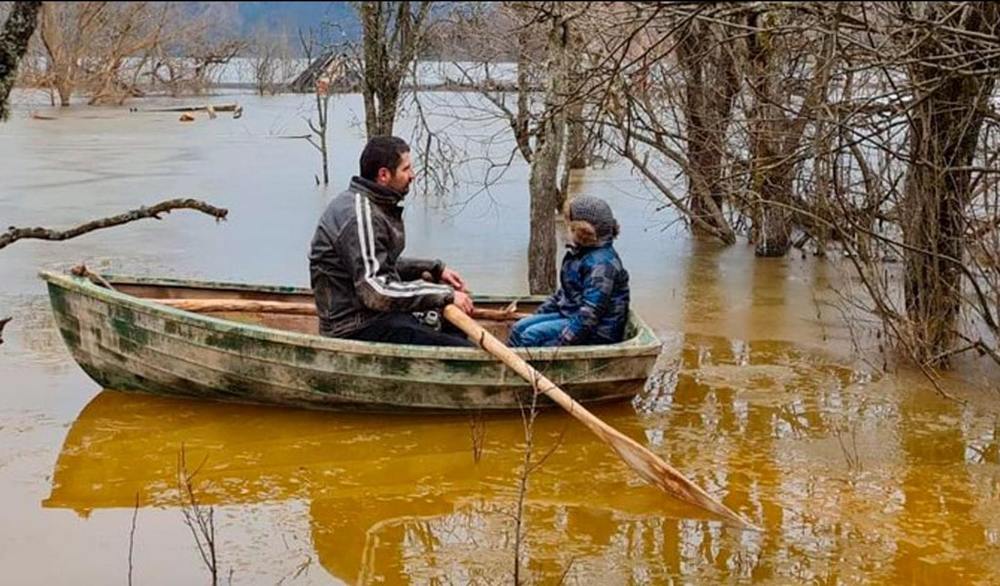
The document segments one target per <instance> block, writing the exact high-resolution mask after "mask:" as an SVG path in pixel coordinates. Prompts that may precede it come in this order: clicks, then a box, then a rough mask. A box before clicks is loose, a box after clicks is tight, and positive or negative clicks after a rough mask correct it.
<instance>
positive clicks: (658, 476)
mask: <svg viewBox="0 0 1000 586" xmlns="http://www.w3.org/2000/svg"><path fill="white" fill-rule="evenodd" d="M444 316H445V318H447V319H448V321H450V322H451V323H453V324H455V326H456V327H458V328H459V329H460V330H462V331H463V332H465V334H466V335H467V336H469V339H471V340H473V341H474V342H476V343H478V344H479V346H480V347H481V348H482V349H483V350H486V351H487V352H489V353H490V354H492V355H493V356H495V357H496V358H497V359H499V360H500V361H501V362H503V363H504V364H506V365H507V366H509V367H510V368H511V369H513V370H514V372H516V373H517V374H519V375H521V377H522V378H524V380H526V381H528V382H529V383H531V384H532V386H533V387H534V389H535V392H538V393H545V394H546V395H547V396H548V397H549V398H550V399H552V400H553V401H555V402H556V404H558V405H559V406H560V407H562V408H563V409H565V410H566V411H568V412H569V414H570V415H572V416H573V417H575V418H576V419H577V420H579V421H580V422H581V423H583V424H584V425H586V426H587V428H588V429H590V431H592V432H594V433H595V434H596V435H597V437H599V438H601V440H602V441H603V442H604V443H606V444H608V445H609V446H611V449H613V450H614V451H615V452H616V453H617V454H618V456H619V457H621V459H622V460H624V461H625V463H626V464H628V465H629V467H631V468H632V469H633V470H635V471H636V472H638V473H639V476H642V477H643V478H644V479H645V480H646V481H647V482H649V483H650V484H652V485H653V486H657V487H659V488H660V489H662V490H663V491H664V492H666V493H667V494H669V495H671V496H673V497H675V498H677V499H680V500H682V501H684V502H686V503H688V504H692V505H694V506H696V507H699V508H701V509H703V510H706V511H709V512H711V513H715V514H716V515H718V516H720V517H722V519H723V520H725V522H726V523H728V524H730V525H732V526H734V527H738V528H740V529H750V530H754V531H761V529H760V528H759V527H757V526H755V525H754V524H752V523H750V522H749V521H747V520H746V519H744V518H743V517H741V516H740V515H738V514H736V513H735V512H734V511H733V510H731V509H730V508H729V507H727V506H726V505H724V504H722V503H720V502H719V501H717V500H715V499H714V498H712V497H711V496H710V495H709V494H708V493H706V492H705V491H704V490H702V489H701V488H700V487H699V486H698V485H696V484H694V483H693V482H691V481H690V480H688V479H687V478H685V477H684V475H683V474H681V473H680V472H678V471H677V470H676V469H674V468H673V467H672V466H670V465H669V464H667V463H666V462H664V461H663V460H662V459H660V457H659V456H657V455H656V454H654V453H653V452H650V451H649V450H648V449H646V448H645V447H643V446H642V445H640V444H639V443H638V442H637V441H635V440H633V439H632V438H630V437H628V436H627V435H625V434H623V433H621V432H620V431H618V430H617V429H615V428H613V427H611V426H610V425H608V424H607V423H604V421H603V420H601V419H600V418H599V417H597V416H596V415H594V414H593V413H591V412H590V411H588V410H587V409H586V408H584V407H583V405H581V404H579V403H577V402H576V401H575V400H573V398H572V397H570V396H569V395H568V394H567V393H566V392H565V391H563V390H562V389H560V388H559V387H558V386H556V384H555V383H553V382H552V381H550V380H549V379H548V378H546V377H545V376H544V375H543V374H541V373H540V372H538V371H537V370H535V368H534V367H532V366H531V365H530V364H528V363H527V362H526V361H525V360H524V359H522V358H521V357H520V356H518V355H517V354H516V353H515V352H514V351H513V350H511V349H510V348H508V347H507V346H506V345H504V343H503V342H501V341H500V340H497V339H496V338H495V337H494V336H493V335H491V334H490V333H489V332H487V331H486V330H485V329H483V327H482V326H480V325H479V324H478V323H476V321H475V320H474V319H472V318H471V317H469V316H468V315H466V314H465V312H463V311H462V310H461V309H459V308H458V307H456V306H455V305H448V306H446V307H445V308H444Z"/></svg>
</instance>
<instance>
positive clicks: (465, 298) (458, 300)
mask: <svg viewBox="0 0 1000 586" xmlns="http://www.w3.org/2000/svg"><path fill="white" fill-rule="evenodd" d="M453 303H454V304H455V306H456V307H458V308H459V309H461V310H462V311H464V312H465V313H466V315H472V297H469V294H468V293H466V292H465V291H458V290H456V291H455V301H454V302H453Z"/></svg>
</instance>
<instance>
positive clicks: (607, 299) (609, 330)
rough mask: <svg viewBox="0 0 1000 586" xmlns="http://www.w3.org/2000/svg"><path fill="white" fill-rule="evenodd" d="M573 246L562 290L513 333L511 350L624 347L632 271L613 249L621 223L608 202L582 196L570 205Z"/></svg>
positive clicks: (564, 268)
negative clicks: (520, 348) (618, 344)
mask: <svg viewBox="0 0 1000 586" xmlns="http://www.w3.org/2000/svg"><path fill="white" fill-rule="evenodd" d="M567 216H568V217H567V219H568V226H567V227H568V229H569V243H568V244H567V248H568V249H569V250H568V251H567V252H566V256H565V257H563V261H562V268H561V269H560V271H559V284H560V287H559V290H558V291H556V292H555V293H554V294H553V295H552V296H551V297H549V298H548V299H546V300H545V302H544V303H542V305H541V306H540V307H539V308H538V311H536V312H535V315H532V316H530V317H526V318H524V319H522V320H520V321H518V322H517V323H516V324H514V327H513V328H511V331H510V340H509V344H510V345H511V346H520V347H526V346H570V345H580V344H614V343H616V342H621V341H622V338H623V337H624V335H625V324H626V322H628V305H629V290H628V271H626V270H625V267H624V266H622V261H621V259H620V258H619V257H618V253H617V252H615V249H614V247H613V246H612V241H613V240H614V239H615V238H617V237H618V231H619V229H618V222H617V221H615V217H614V214H612V212H611V207H610V206H608V204H607V202H605V201H604V200H602V199H600V198H596V197H590V196H580V197H577V198H576V199H574V200H573V201H572V202H571V203H570V205H569V213H568V215H567Z"/></svg>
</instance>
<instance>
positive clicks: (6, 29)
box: [0, 2, 42, 120]
mask: <svg viewBox="0 0 1000 586" xmlns="http://www.w3.org/2000/svg"><path fill="white" fill-rule="evenodd" d="M41 6H42V3H41V2H15V3H14V6H13V8H12V9H11V11H10V15H9V16H8V17H7V22H5V23H4V25H3V31H2V32H0V120H7V118H8V117H10V109H9V108H8V105H7V99H8V98H9V97H10V91H11V90H12V89H13V88H14V82H15V81H16V80H17V65H18V63H20V62H21V58H22V57H24V53H25V52H26V51H27V50H28V41H29V40H31V35H32V34H34V32H35V27H36V26H37V25H38V10H39V9H40V8H41Z"/></svg>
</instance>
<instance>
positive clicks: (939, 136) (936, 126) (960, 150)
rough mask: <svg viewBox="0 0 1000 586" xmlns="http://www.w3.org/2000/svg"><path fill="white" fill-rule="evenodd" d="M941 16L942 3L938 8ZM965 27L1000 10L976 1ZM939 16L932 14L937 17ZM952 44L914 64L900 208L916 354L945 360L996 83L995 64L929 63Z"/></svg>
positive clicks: (998, 18)
mask: <svg viewBox="0 0 1000 586" xmlns="http://www.w3.org/2000/svg"><path fill="white" fill-rule="evenodd" d="M932 14H936V16H937V17H938V18H943V17H944V16H945V13H944V9H941V10H934V9H932ZM967 16H968V18H967V19H966V20H965V23H964V24H965V27H966V29H967V30H969V31H972V32H973V33H987V32H990V31H993V30H995V28H996V26H997V24H998V22H1000V10H998V8H997V6H996V5H991V4H990V3H977V4H975V5H974V7H972V8H971V10H970V11H969V14H968V15H967ZM932 19H933V17H932ZM950 49H951V47H942V46H940V45H937V44H931V43H925V44H923V46H922V50H921V51H920V52H919V53H918V54H919V56H920V57H922V58H923V59H924V62H923V63H916V64H914V65H912V66H911V67H910V82H911V85H912V86H913V87H914V89H915V94H916V95H915V96H914V102H915V106H914V108H913V109H912V110H911V111H910V136H909V157H910V162H909V166H908V169H907V174H906V183H905V187H904V197H903V202H902V205H901V208H902V210H901V211H902V227H903V239H904V242H905V243H906V244H907V245H908V247H910V248H907V249H905V250H904V267H905V277H904V279H905V281H904V289H905V296H906V313H907V317H908V318H909V322H910V327H911V328H912V334H913V335H914V336H915V337H916V339H917V340H918V341H919V345H918V346H919V352H920V353H921V354H922V355H921V356H918V357H917V358H918V359H920V360H922V361H926V362H927V363H928V364H929V365H931V366H947V359H946V358H942V359H939V358H936V357H939V356H944V355H946V354H947V353H948V351H949V350H951V348H952V343H953V341H954V339H955V335H956V332H957V330H958V320H959V309H960V307H961V305H962V284H963V279H962V263H963V262H964V255H965V251H966V237H967V236H966V234H967V228H968V226H967V224H966V208H967V207H968V205H969V203H970V202H971V200H972V188H971V169H970V167H971V165H972V161H973V156H974V154H975V149H976V145H977V142H978V140H979V131H980V128H981V127H982V125H983V121H984V117H985V116H984V113H985V112H987V111H988V110H989V107H990V106H989V100H990V96H991V94H992V91H993V88H994V85H995V83H996V73H995V69H993V68H989V67H988V66H987V65H983V68H984V70H983V71H975V72H965V73H960V72H943V71H942V68H941V67H937V66H933V65H928V62H930V61H932V60H933V58H934V57H941V56H946V54H947V52H948V51H949V50H950Z"/></svg>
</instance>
